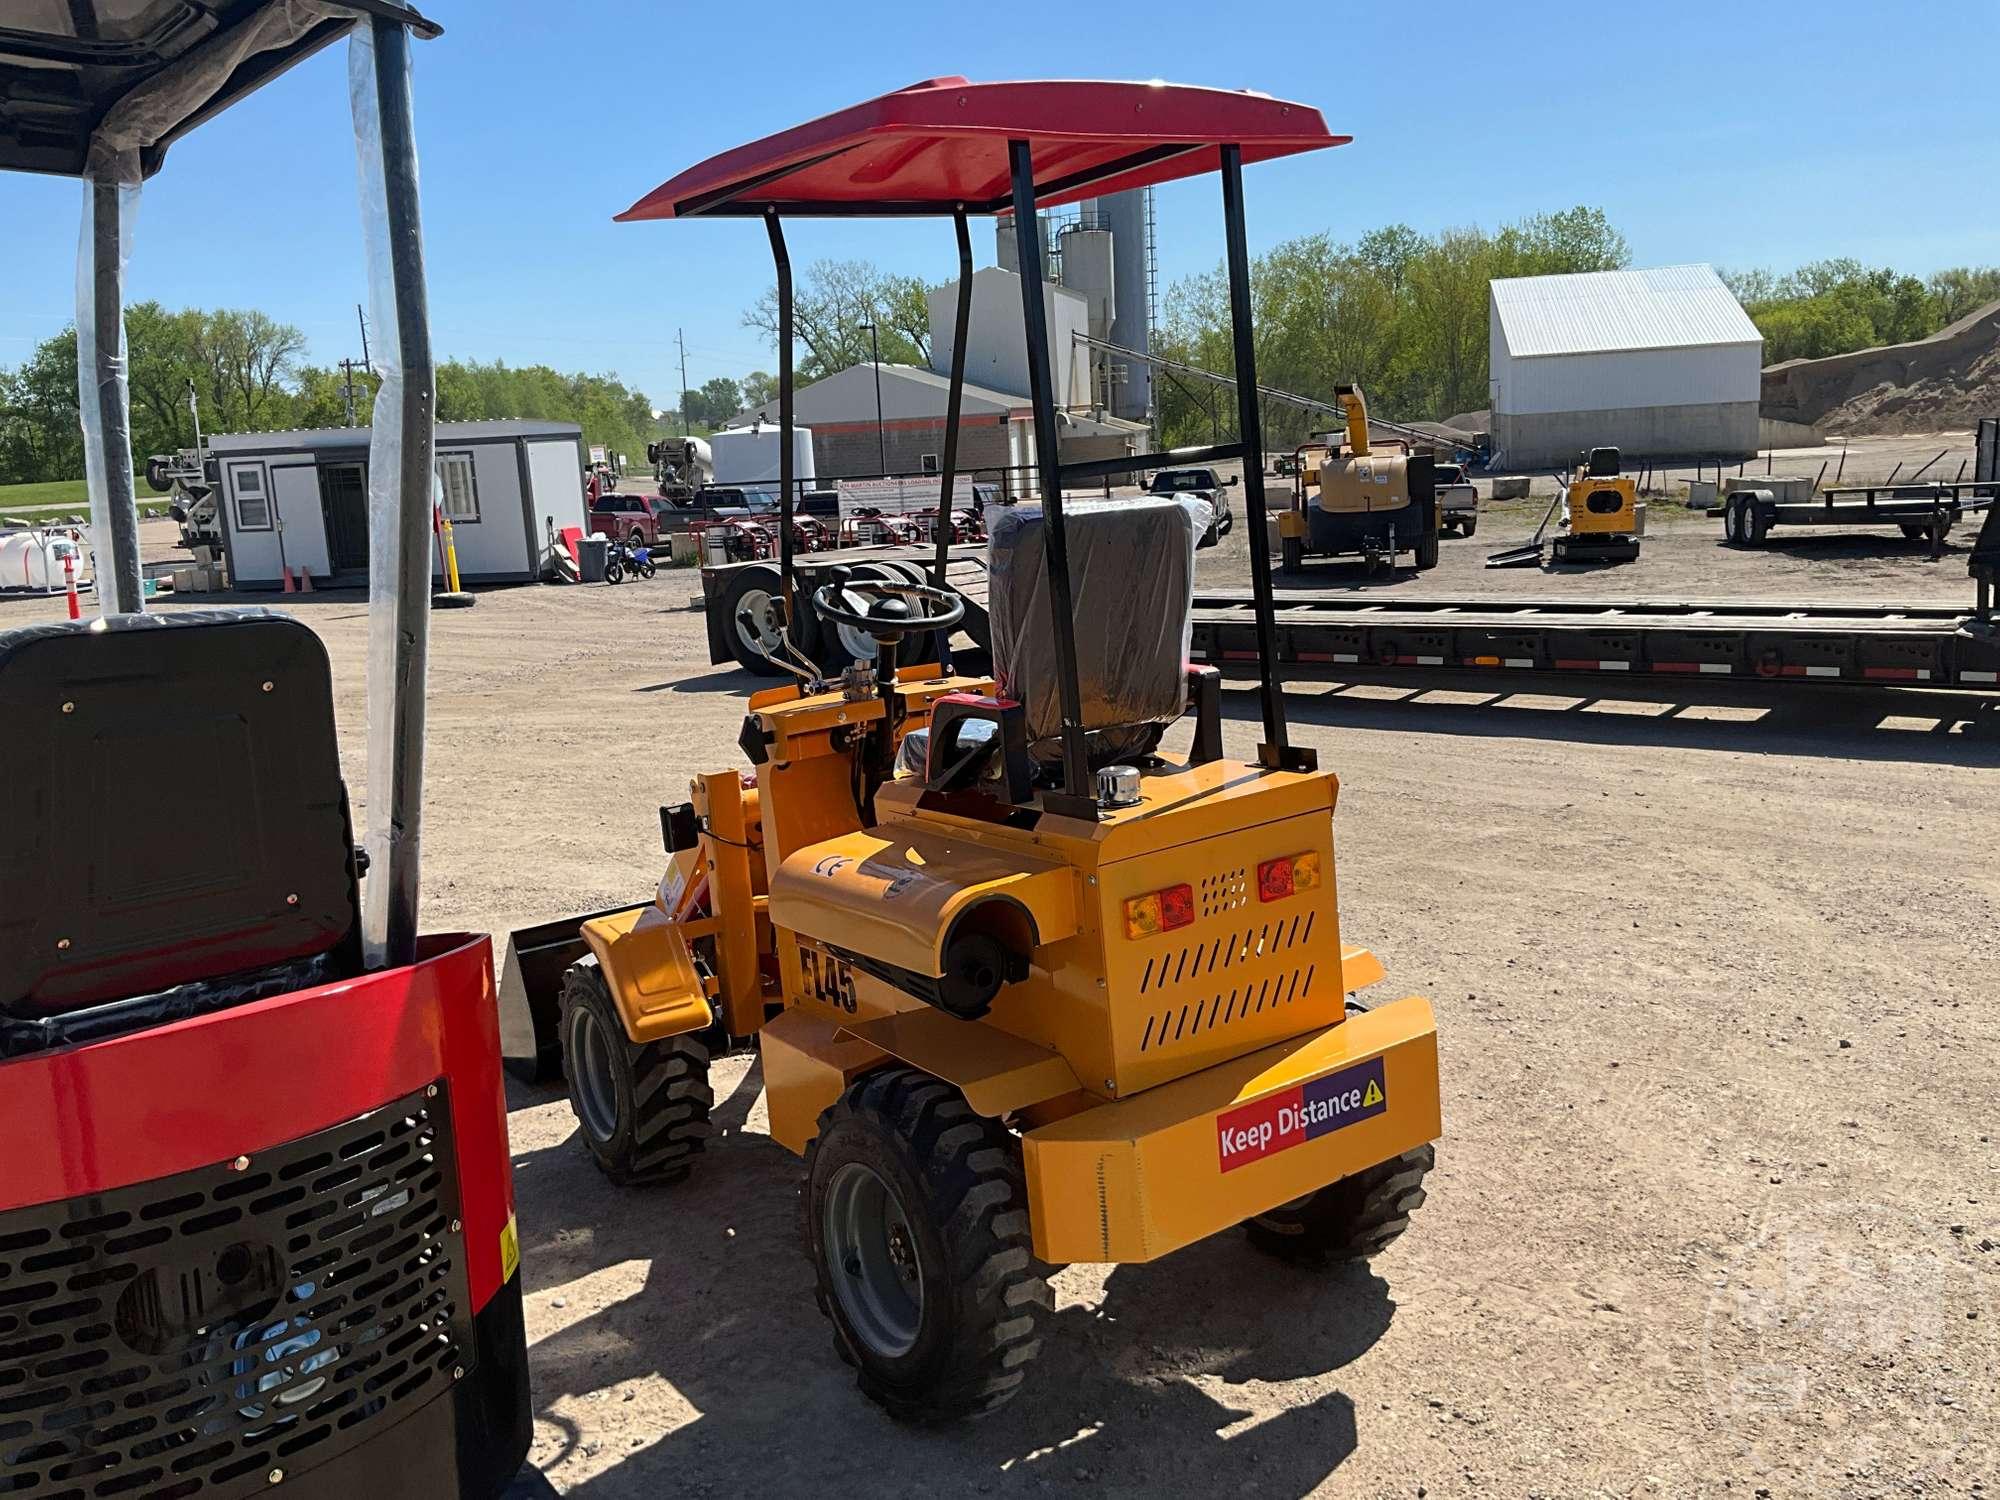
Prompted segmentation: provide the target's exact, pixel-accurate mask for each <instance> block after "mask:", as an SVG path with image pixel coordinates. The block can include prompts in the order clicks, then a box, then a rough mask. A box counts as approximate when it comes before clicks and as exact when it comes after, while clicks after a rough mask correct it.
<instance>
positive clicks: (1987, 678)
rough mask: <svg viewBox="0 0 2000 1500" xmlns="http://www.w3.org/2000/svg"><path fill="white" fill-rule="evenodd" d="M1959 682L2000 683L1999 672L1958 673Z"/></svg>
mask: <svg viewBox="0 0 2000 1500" xmlns="http://www.w3.org/2000/svg"><path fill="white" fill-rule="evenodd" d="M1958 680H1959V681H1960V682H2000V672H1960V673H1959V674H1958Z"/></svg>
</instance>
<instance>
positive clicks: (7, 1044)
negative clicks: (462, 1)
mask: <svg viewBox="0 0 2000 1500" xmlns="http://www.w3.org/2000/svg"><path fill="white" fill-rule="evenodd" d="M174 12H175V13H174V15H173V16H172V17H171V18H170V21H169V19H156V20H154V21H149V20H147V18H146V15H145V13H143V12H142V13H140V15H139V18H138V19H136V20H135V19H134V10H133V7H132V6H131V5H130V4H129V3H128V0H71V3H70V4H68V5H66V6H54V7H43V8H41V10H40V11H35V12H31V13H30V14H29V15H28V16H27V17H26V18H21V19H13V20H10V23H9V29H6V30H0V169H11V170H28V171H45V172H56V173H64V174H69V175H74V176H78V177H81V178H83V179H84V180H85V182H86V184H87V186H86V190H85V204H86V210H85V211H86V234H85V243H84V252H83V255H84V266H83V274H82V275H81V276H80V277H79V288H80V297H79V302H80V305H79V308H78V319H77V322H78V329H79V340H78V364H79V369H80V372H81V389H82V394H83V403H82V404H83V425H84V428H85V442H86V448H87V451H88V465H89V469H90V478H91V490H92V495H91V502H92V510H93V516H94V525H93V540H94V544H95V546H96V549H97V554H98V555H97V568H96V570H95V571H96V574H97V579H98V589H99V597H100V603H101V605H102V608H103V615H104V617H103V618H102V619H101V620H97V621H92V622H90V623H88V624H85V623H83V622H76V623H64V624H51V625H42V626H30V627H27V628H23V629H17V630H12V631H7V632H4V633H0V725H4V726H5V728H4V731H0V826H4V827H5V829H6V835H5V839H4V842H0V1143H3V1144H0V1494H4V1495H6V1496H8V1497H10V1500H20V1497H27V1500H86V1497H88V1500H96V1497H100V1496H112V1495H121V1496H127V1495H129V1496H144V1497H162V1500H167V1497H170V1500H190V1497H198V1500H232V1497H240V1496H247V1495H252V1494H264V1493H269V1492H271V1491H273V1490H274V1489H277V1488H280V1487H281V1488H282V1492H283V1493H284V1494H286V1495H288V1496H306V1497H312V1500H355V1497H365V1500H403V1497H409V1500H448V1497H453V1496H456V1497H462V1500H484V1497H489V1496H492V1495H495V1494H497V1493H498V1492H499V1491H500V1490H502V1489H503V1488H505V1487H506V1486H507V1485H508V1484H509V1483H510V1482H511V1481H512V1479H513V1478H514V1476H515V1473H516V1471H517V1470H518V1468H519V1466H520V1463H521V1460H522V1459H523V1457H524V1456H525V1455H526V1451H527V1446H528V1439H529V1434H530V1419H529V1405H528V1380H527V1359H526V1346H525V1338H524V1333H523V1327H522V1308H521V1278H520V1269H519V1267H520V1254H519V1249H518V1241H517V1237H516V1232H515V1226H514V1217H513V1182H512V1176H511V1170H510V1165H509V1157H508V1150H507V1122H506V1108H505V1099H504V1095H503V1093H502V1087H501V1078H500V1067H499V1035H498V1021H497V1017H496V1014H495V1009H494V999H493V974H492V959H491V954H490V951H489V948H488V944H487V940H486V939H485V938H484V937H475V936H469V935H451V936H435V937H428V938H419V937H418V936H417V932H416V913H417V889H418V882H417V854H418V819H419V813H420V809H421V799H422V775H423V706H424V705H423V693H424V668H425V651H426V645H427V637H428V628H429V618H428V595H429V590H430V575H431V540H430V495H431V465H432V451H431V404H432V403H431V384H432V370H431V356H430V347H429V333H428V326H427V311H426V306H425V296H424V279H423V261H422V248H421V247H422V237H421V231H420V227H419V223H418V212H417V194H416V155H415V150H414V146H413V141H412V134H411V120H410V99H409V40H410V34H411V33H412V32H413V31H414V32H417V33H418V34H421V35H435V34H436V32H437V28H436V27H434V26H433V25H431V23H430V22H428V21H426V20H424V18H423V17H421V16H419V15H417V14H416V13H415V12H414V11H411V10H408V9H407V8H405V7H403V6H401V5H399V4H394V3H390V0H352V3H342V4H335V3H322V0H182V3H180V4H178V5H177V6H176V7H174ZM162 15H164V13H162ZM148 26H154V27H155V29H153V30H148V29H147V27H148ZM350 33H352V34H353V38H354V40H353V44H352V47H351V50H350V66H351V78H350V83H351V94H352V97H353V99H354V109H355V128H356V134H357V139H358V142H359V144H360V147H361V150H360V158H361V163H362V203H363V218H364V222H365V224H366V225H367V228H368V230H369V241H370V243H369V249H370V252H371V254H370V264H371V272H372V273H373V274H372V276H371V281H372V291H373V296H374V302H375V317H376V322H377V325H378V327H379V328H381V329H382V330H383V334H384V337H383V340H382V342H383V344H384V345H385V346H386V347H385V349H384V351H383V355H382V358H381V360H380V361H379V362H378V373H379V374H380V375H381V377H382V385H381V389H380V392H379V394H378V396H377V399H376V406H375V421H374V436H373V449H372V452H371V469H372V471H373V478H374V487H373V495H372V500H371V517H370V521H371V524H370V549H371V554H372V555H371V576H372V577H373V578H374V579H375V580H376V582H377V587H376V597H375V599H374V600H373V601H372V602H373V606H374V607H373V610H372V613H373V614H374V616H375V617H376V618H375V620H374V621H373V622H372V623H373V625H374V635H373V638H372V642H371V661H370V672H369V677H370V683H369V686H370V704H369V718H370V730H371V733H370V736H369V740H370V745H369V749H370V798H369V801H370V808H371V813H372V814H373V815H374V816H375V818H376V819H377V820H378V822H379V827H380V832H379V836H378V838H377V839H376V844H377V847H376V850H375V854H374V858H373V859H372V861H371V860H370V859H369V858H367V857H366V856H364V855H363V854H362V852H361V851H360V850H359V849H358V848H357V847H356V845H355V840H354V834H353V830H352V827H351V824H350V820H349V816H348V799H347V793H346V789H345V787H344V786H343V784H342V781H341V775H340V762H339V755H338V747H337V745H336V742H335V735H334V721H333V687H332V680H331V673H330V669H329V666H328V662H327V656H326V651H325V649H324V647H323V646H322V645H321V643H320V641H319V639H318V637H317V636H315V635H314V634H313V633H312V631H310V630H309V629H307V628H306V626H304V625H303V624H301V623H300V622H298V621H297V620H295V619H292V618H290V617H288V616H285V615H281V614H276V613H272V612H269V611H265V610H194V609H182V610H178V611H174V612H172V613H170V614H150V613H147V612H145V610H144V606H143V589H142V580H141V570H140V567H139V554H138V516H137V511H136V508H135V507H134V504H133V495H132V473H133V467H132V455H131V442H130V436H129V399H128V392H127V389H126V384H125V368H124V364H125V362H124V347H123V342H124V341H123V328H122V286H121V281H122V272H123V267H124V261H125V251H126V243H125V241H126V233H127V225H128V221H129V218H130V209H131V207H132V205H133V201H134V200H135V199H136V196H137V193H138V189H139V184H140V182H141V181H142V180H143V179H144V177H146V176H147V175H150V174H151V173H152V172H153V171H155V170H157V168H158V167H159V165H160V160H161V157H162V155H163V154H164V152H165V149H166V147H167V146H168V145H169V144H170V143H171V142H172V141H173V140H174V139H176V138H178V136H179V135H180V134H182V133H183V132H185V131H186V130H188V129H190V128H192V127H193V125H195V124H196V123H198V122H199V121H201V120H203V119H206V118H207V117H208V116H210V115H211V114H214V113H215V112H217V111H218V110H220V109H222V108H224V107H225V106H227V105H228V104H230V103H232V102H234V101H235V99H237V98H238V97H240V96H241V95H243V94H245V93H247V92H249V91H250V90H252V89H254V88H255V87H256V86H257V85H258V84H260V83H261V82H263V81H264V80H265V79H267V78H269V77H271V76H273V75H274V74H275V73H277V72H279V71H281V70H282V69H284V68H285V67H288V66H289V65H290V64H292V63H293V62H295V61H297V60H298V59H299V58H301V57H303V56H305V55H307V54H309V53H311V52H314V51H317V50H318V49H320V48H321V47H324V46H326V45H328V44H329V43H331V42H333V41H336V40H338V39H340V38H341V37H343V36H347V35H349V34H350ZM110 38H117V39H118V40H116V41H115V42H114V41H112V40H109V39H110ZM31 97H32V98H33V99H34V100H36V101H37V102H36V104H35V106H34V111H35V112H34V116H33V128H32V129H30V128H26V127H25V126H21V128H16V127H17V126H20V125H21V121H23V120H25V119H26V118H27V116H26V115H25V114H21V115H17V112H16V105H17V101H20V100H23V99H27V98H31ZM161 766H195V767H198V768H200V773H201V774H199V775H196V776H193V777H190V778H185V779H184V780H183V781H181V782H179V783H177V790H176V798H175V803H174V817H173V821H172V822H171V824H169V825H163V824H162V823H161V822H160V821H159V819H158V817H157V807H156V795H155V788H156V787H157V786H158V784H159V782H158V771H159V768H160V767H161ZM364 876H365V881H364ZM364 891H366V893H367V896H368V898H369V899H368V900H366V901H364V899H363V893H364Z"/></svg>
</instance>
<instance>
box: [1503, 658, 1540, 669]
mask: <svg viewBox="0 0 2000 1500" xmlns="http://www.w3.org/2000/svg"><path fill="white" fill-rule="evenodd" d="M1534 664H1535V659H1534V658H1533V657H1532V656H1510V657H1508V658H1506V660H1505V661H1503V662H1502V663H1501V665H1502V666H1508V667H1532V666H1533V665H1534Z"/></svg>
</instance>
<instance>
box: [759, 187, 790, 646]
mask: <svg viewBox="0 0 2000 1500" xmlns="http://www.w3.org/2000/svg"><path fill="white" fill-rule="evenodd" d="M764 228H765V229H766V230H768V231H769V232H770V236H771V264H772V265H773V266H774V267H776V269H777V273H778V583H779V588H780V590H781V591H782V593H783V594H784V599H785V636H786V638H787V639H789V640H792V641H794V643H796V639H797V638H796V637H795V636H794V635H793V633H792V621H793V620H794V619H795V618H796V614H795V608H794V605H793V603H792V257H791V254H790V253H789V252H788V251H787V250H786V249H785V226H784V225H783V224H781V223H779V222H778V211H777V210H776V209H775V208H767V209H765V210H764Z"/></svg>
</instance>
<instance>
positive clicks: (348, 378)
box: [340, 359, 354, 427]
mask: <svg viewBox="0 0 2000 1500" xmlns="http://www.w3.org/2000/svg"><path fill="white" fill-rule="evenodd" d="M340 373H341V376H342V379H341V382H340V394H341V395H342V396H343V397H344V398H345V399H346V401H347V425H348V426H349V427H352V426H353V425H354V361H353V360H351V359H343V360H342V361H341V362H340Z"/></svg>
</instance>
